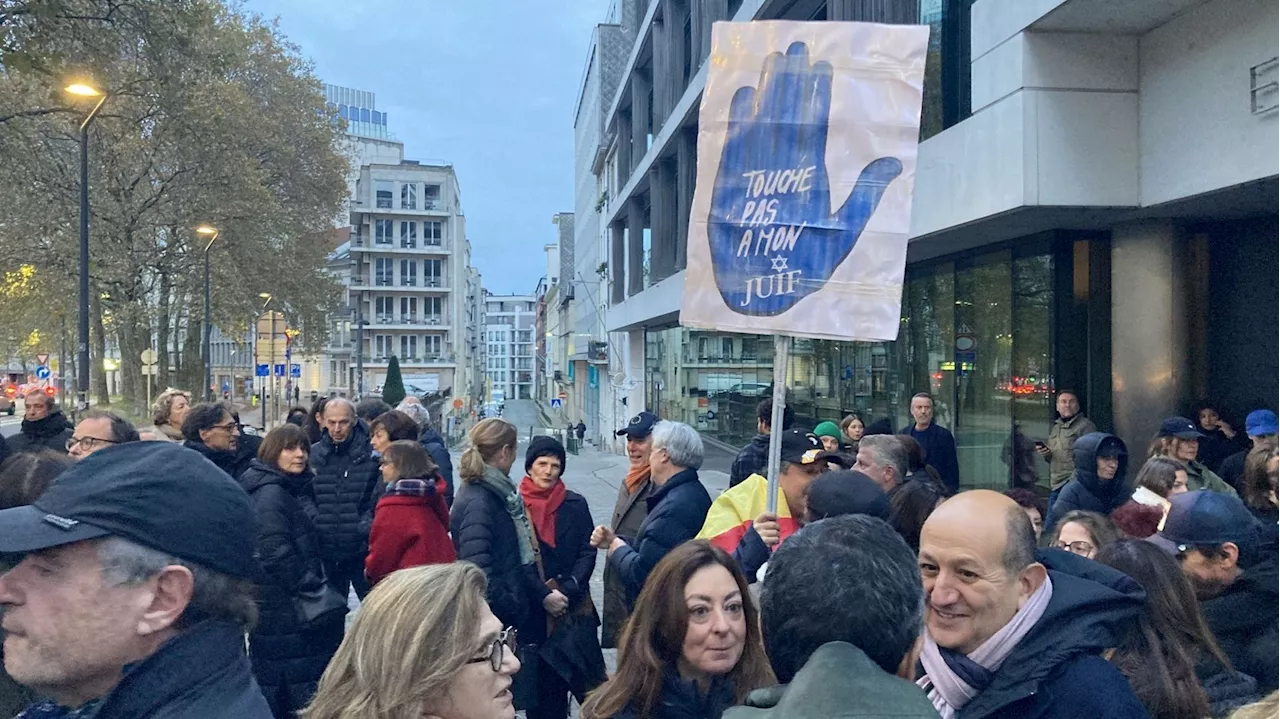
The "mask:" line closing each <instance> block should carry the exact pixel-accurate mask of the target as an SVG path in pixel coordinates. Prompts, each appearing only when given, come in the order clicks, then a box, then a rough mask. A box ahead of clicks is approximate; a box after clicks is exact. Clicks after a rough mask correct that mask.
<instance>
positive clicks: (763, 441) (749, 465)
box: [729, 434, 769, 487]
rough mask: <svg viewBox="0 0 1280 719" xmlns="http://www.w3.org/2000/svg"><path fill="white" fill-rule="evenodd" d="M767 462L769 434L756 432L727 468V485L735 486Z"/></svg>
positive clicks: (758, 470) (763, 466)
mask: <svg viewBox="0 0 1280 719" xmlns="http://www.w3.org/2000/svg"><path fill="white" fill-rule="evenodd" d="M768 463H769V435H767V434H757V435H756V436H755V437H752V438H751V441H750V442H749V443H747V446H745V447H743V448H742V451H741V452H738V456H737V457H734V459H733V466H732V467H730V468H729V486H730V487H736V486H738V485H739V484H741V483H742V480H744V479H746V478H747V477H750V476H751V475H753V474H756V473H758V472H760V470H762V469H764V468H765V465H767V464H768Z"/></svg>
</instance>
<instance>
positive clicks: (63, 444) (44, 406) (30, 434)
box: [9, 390, 73, 454]
mask: <svg viewBox="0 0 1280 719" xmlns="http://www.w3.org/2000/svg"><path fill="white" fill-rule="evenodd" d="M23 404H24V405H25V406H26V412H25V414H23V415H22V429H21V430H20V431H19V432H18V434H17V435H16V436H14V437H11V438H10V439H9V451H10V452H11V453H15V454H16V453H18V452H38V451H39V450H42V449H51V450H53V451H54V452H57V453H58V454H62V453H63V452H66V451H67V440H68V439H71V434H72V432H73V427H72V426H71V421H70V420H68V419H67V417H66V415H64V414H62V410H61V409H59V408H58V405H57V403H56V402H54V401H53V398H52V397H50V396H49V395H47V394H45V393H44V392H42V391H40V390H36V391H34V392H30V393H28V394H27V396H26V397H25V398H24V401H23Z"/></svg>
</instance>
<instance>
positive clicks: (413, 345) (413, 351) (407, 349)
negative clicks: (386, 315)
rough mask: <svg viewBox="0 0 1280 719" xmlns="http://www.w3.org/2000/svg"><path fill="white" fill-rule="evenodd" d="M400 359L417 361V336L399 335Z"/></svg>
mask: <svg viewBox="0 0 1280 719" xmlns="http://www.w3.org/2000/svg"><path fill="white" fill-rule="evenodd" d="M400 357H401V358H403V359H410V360H416V359H418V336H417V335H401V336H400Z"/></svg>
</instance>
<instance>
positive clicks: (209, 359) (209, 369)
mask: <svg viewBox="0 0 1280 719" xmlns="http://www.w3.org/2000/svg"><path fill="white" fill-rule="evenodd" d="M196 234H198V235H202V236H204V237H208V238H209V242H208V243H207V244H205V246H204V395H205V397H204V398H205V401H206V402H212V401H213V347H212V345H211V344H210V343H211V341H212V340H211V339H210V335H209V333H210V331H211V330H212V324H211V323H212V317H211V315H212V301H211V299H210V297H211V295H210V290H209V248H210V247H213V243H214V242H217V241H218V229H217V228H216V227H210V226H209V225H200V226H199V227H197V228H196Z"/></svg>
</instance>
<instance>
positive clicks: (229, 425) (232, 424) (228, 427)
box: [209, 420, 236, 432]
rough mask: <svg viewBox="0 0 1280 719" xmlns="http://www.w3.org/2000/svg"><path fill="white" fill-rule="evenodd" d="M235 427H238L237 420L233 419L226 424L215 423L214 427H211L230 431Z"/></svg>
mask: <svg viewBox="0 0 1280 719" xmlns="http://www.w3.org/2000/svg"><path fill="white" fill-rule="evenodd" d="M235 428H236V423H235V421H234V420H233V421H231V422H227V423H226V424H215V425H213V426H212V427H210V428H209V429H225V430H227V431H228V432H230V431H231V430H233V429H235Z"/></svg>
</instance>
